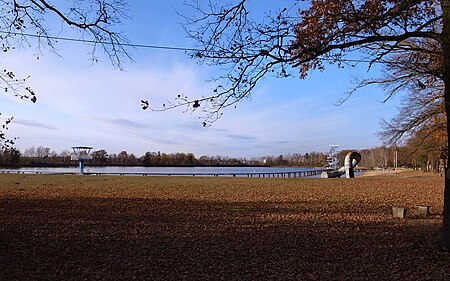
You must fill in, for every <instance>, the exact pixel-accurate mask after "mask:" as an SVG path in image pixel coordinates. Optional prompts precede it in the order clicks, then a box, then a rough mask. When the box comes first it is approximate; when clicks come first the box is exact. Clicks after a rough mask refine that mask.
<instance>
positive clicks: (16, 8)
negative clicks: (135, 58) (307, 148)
mask: <svg viewBox="0 0 450 281" xmlns="http://www.w3.org/2000/svg"><path fill="white" fill-rule="evenodd" d="M52 2H57V4H55V3H52ZM50 17H56V18H58V19H59V20H60V21H61V26H63V27H66V28H70V29H74V30H77V31H78V32H79V33H78V34H79V40H81V41H84V42H88V43H89V44H91V45H92V51H91V56H92V59H93V60H94V61H97V60H98V58H97V53H98V52H97V51H98V49H102V50H103V51H104V53H106V54H107V56H108V57H109V59H110V60H111V62H112V63H113V65H115V66H116V67H118V68H120V69H121V68H122V66H123V62H124V58H130V57H129V54H128V53H127V51H126V50H125V47H124V44H126V43H127V39H126V38H125V37H124V36H123V35H122V34H121V33H120V32H117V31H115V30H114V27H115V26H117V25H120V24H121V22H122V20H123V19H124V18H127V15H126V1H124V0H86V1H76V0H73V1H49V0H0V48H1V50H2V51H3V52H9V51H11V50H13V49H18V48H21V47H34V48H36V54H37V56H39V55H40V54H41V52H42V49H43V48H48V49H49V50H51V51H53V52H55V53H56V42H57V38H56V37H54V36H55V34H51V33H50V26H49V23H48V22H47V19H48V18H50ZM22 75H23V74H22ZM28 78H29V77H28V76H25V75H24V76H23V77H19V76H18V75H17V74H16V73H15V72H14V70H13V69H10V67H7V66H2V69H1V71H0V89H2V90H3V91H4V92H5V93H8V94H11V95H14V96H16V97H18V98H20V99H29V100H30V101H31V102H33V103H35V102H36V101H37V95H36V93H35V92H34V90H33V89H31V88H30V87H29V86H27V83H26V82H27V79H28ZM11 121H12V118H7V119H6V120H5V121H4V123H5V124H4V125H3V127H2V129H0V143H1V144H2V145H3V146H10V145H13V144H14V139H7V138H6V136H5V134H4V131H5V130H6V129H7V125H8V124H9V123H10V122H11Z"/></svg>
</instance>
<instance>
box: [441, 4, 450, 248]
mask: <svg viewBox="0 0 450 281" xmlns="http://www.w3.org/2000/svg"><path fill="white" fill-rule="evenodd" d="M441 7H442V17H443V26H442V35H443V36H442V42H441V44H442V51H443V53H444V75H443V79H444V85H445V90H444V100H445V112H446V116H447V144H448V147H449V148H450V122H449V121H450V0H441ZM447 157H448V156H447ZM449 167H450V165H447V166H446V168H445V185H444V221H443V229H442V237H441V247H442V248H443V249H445V250H447V251H448V250H450V168H449Z"/></svg>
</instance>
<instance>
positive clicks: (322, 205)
mask: <svg viewBox="0 0 450 281" xmlns="http://www.w3.org/2000/svg"><path fill="white" fill-rule="evenodd" d="M442 191H443V180H442V178H440V177H437V176H423V174H418V175H416V174H411V175H410V176H402V177H399V176H397V177H362V178H356V179H248V178H245V179H244V178H198V177H196V178H194V177H190V178H187V177H183V178H182V177H119V176H116V177H104V176H56V175H54V176H52V175H12V174H1V175H0V280H450V257H449V256H448V254H443V253H439V252H438V251H437V250H436V249H437V248H436V244H437V240H438V237H439V231H440V229H441V224H442V195H443V194H442V193H443V192H442ZM416 204H427V205H430V206H431V212H432V214H431V216H429V217H428V218H426V219H423V218H419V217H418V216H416V215H415V212H414V206H415V205H416ZM393 205H399V206H405V207H407V212H408V213H407V219H404V220H402V219H394V218H392V215H391V208H392V206H393Z"/></svg>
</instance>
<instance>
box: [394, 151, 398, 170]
mask: <svg viewBox="0 0 450 281" xmlns="http://www.w3.org/2000/svg"><path fill="white" fill-rule="evenodd" d="M397 169H398V147H397V145H394V171H395V173H396V174H397Z"/></svg>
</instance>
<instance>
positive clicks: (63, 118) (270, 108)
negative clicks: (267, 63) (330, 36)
mask: <svg viewBox="0 0 450 281" xmlns="http://www.w3.org/2000/svg"><path fill="white" fill-rule="evenodd" d="M183 2H184V0H179V1H175V0H174V1H139V3H138V1H130V7H129V14H130V16H131V17H132V19H130V20H127V21H126V22H125V24H124V25H123V26H121V27H120V29H123V32H124V34H125V35H126V36H127V37H128V39H129V40H130V41H131V42H132V43H135V44H148V45H162V46H176V47H186V48H189V47H193V42H192V41H190V40H189V39H188V38H187V36H186V34H185V33H184V31H183V28H182V26H181V25H180V23H181V22H183V18H182V17H180V16H179V15H177V14H176V12H175V10H174V9H177V10H179V11H181V12H186V9H185V7H183ZM281 2H286V1H281ZM259 8H260V9H262V8H266V7H265V6H264V5H260V7H259ZM59 28H60V25H58V24H56V25H55V27H54V32H55V35H57V33H58V32H59V30H60V29H59ZM56 47H57V50H58V55H57V54H54V53H52V52H49V50H47V49H43V50H42V51H41V53H42V54H41V55H40V56H39V59H36V55H35V54H36V49H35V48H34V46H33V47H31V48H29V47H22V48H20V49H17V50H14V51H11V52H8V53H2V54H1V55H0V56H1V57H0V61H1V66H2V67H8V68H9V69H11V70H13V71H14V72H15V73H16V74H17V75H19V76H28V75H30V78H29V80H28V85H29V86H31V87H32V88H33V89H34V90H35V92H36V93H37V96H38V103H36V104H32V103H30V102H29V101H21V100H18V99H15V98H14V97H11V96H8V95H1V96H0V103H1V104H2V105H3V106H2V108H1V112H2V116H15V119H14V122H13V123H12V125H11V127H10V130H9V131H8V136H10V137H12V136H18V137H19V140H18V141H17V147H18V148H19V149H21V151H23V150H24V149H26V148H28V147H31V146H35V147H37V146H41V145H42V146H46V147H50V148H51V150H54V151H56V152H58V153H59V152H61V151H62V150H65V149H70V147H71V146H76V145H90V146H93V147H94V149H105V150H106V151H107V152H109V153H118V152H120V151H122V150H126V151H128V153H134V154H136V155H137V156H141V155H143V154H144V153H145V152H146V151H161V152H165V153H172V152H192V153H194V154H195V155H196V156H201V155H222V156H231V157H248V158H250V157H258V156H265V155H280V154H287V153H305V152H311V151H327V150H328V149H329V145H330V144H339V145H340V146H341V149H362V148H371V147H374V146H378V145H380V144H381V143H380V141H379V139H378V138H377V137H376V135H375V133H376V132H377V131H378V130H379V123H380V120H381V118H385V119H389V118H391V117H392V116H394V115H395V114H396V112H397V109H396V106H398V105H399V97H395V98H394V99H392V100H390V101H389V102H388V103H385V104H382V103H381V102H380V101H381V100H383V98H384V93H383V91H382V89H380V88H377V87H370V88H365V89H363V90H360V91H359V92H357V93H356V94H355V95H353V96H352V97H351V98H350V99H349V100H348V101H347V102H346V103H344V104H343V105H341V106H336V105H335V104H336V102H337V101H338V100H339V99H340V98H341V97H342V96H343V95H344V93H345V91H346V90H347V89H348V88H349V87H351V80H352V77H353V76H368V75H369V76H370V75H372V76H373V75H376V74H377V69H376V68H375V69H373V71H371V72H369V73H367V65H364V64H361V65H360V66H358V67H355V68H350V69H348V68H347V69H337V68H336V67H333V66H330V67H327V68H326V70H325V72H322V73H321V72H314V73H312V75H311V76H310V77H308V78H307V79H305V80H301V79H299V78H295V77H293V78H286V79H276V78H272V77H266V78H265V79H264V80H262V81H261V82H260V84H259V85H258V86H257V87H256V88H255V89H254V91H253V93H252V97H251V99H250V100H246V101H243V102H242V103H240V104H239V105H238V107H237V108H236V109H229V110H226V111H225V113H224V116H223V117H222V119H220V120H218V121H217V122H216V123H214V124H213V125H212V126H211V127H207V128H204V127H202V125H201V122H202V121H201V120H200V119H199V118H198V117H199V116H201V115H200V114H198V113H196V112H194V113H191V112H184V108H180V109H175V110H172V111H166V112H151V111H143V110H141V108H140V100H141V99H148V100H149V101H150V102H151V103H152V104H156V105H158V104H161V103H163V102H164V101H166V100H172V99H173V98H174V97H176V96H177V95H178V94H181V93H182V94H186V95H188V96H189V97H200V96H201V95H202V94H207V93H209V92H211V89H213V88H214V84H211V83H207V82H206V81H207V80H208V79H210V78H211V77H212V76H213V75H214V73H217V71H218V69H217V67H207V66H199V65H197V63H196V61H194V60H192V59H190V58H189V56H188V55H187V54H185V53H184V52H182V51H169V50H156V49H142V48H134V49H130V50H129V51H130V53H131V55H132V57H133V59H134V62H133V63H131V62H129V63H126V64H125V69H124V71H120V70H118V69H116V68H114V67H113V66H112V65H111V63H110V62H109V61H108V58H107V57H106V56H104V55H102V54H101V53H99V54H98V55H99V58H100V62H99V63H95V64H93V63H92V62H91V61H90V59H91V57H90V56H89V52H90V51H91V47H90V46H88V45H85V44H82V43H75V42H63V41H61V42H58V43H57V45H56Z"/></svg>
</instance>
